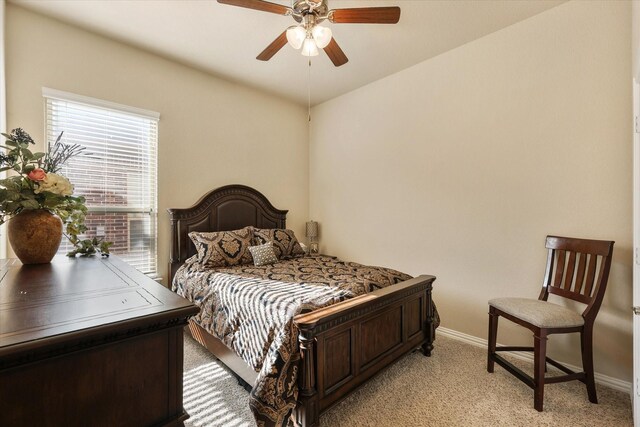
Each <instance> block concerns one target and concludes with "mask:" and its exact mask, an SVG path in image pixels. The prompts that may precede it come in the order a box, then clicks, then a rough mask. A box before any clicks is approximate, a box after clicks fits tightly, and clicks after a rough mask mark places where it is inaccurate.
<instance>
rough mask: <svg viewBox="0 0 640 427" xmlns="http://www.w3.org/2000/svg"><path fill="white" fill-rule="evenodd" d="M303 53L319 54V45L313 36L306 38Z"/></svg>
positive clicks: (308, 54)
mask: <svg viewBox="0 0 640 427" xmlns="http://www.w3.org/2000/svg"><path fill="white" fill-rule="evenodd" d="M302 55H304V56H318V46H316V42H315V41H314V40H313V39H312V38H306V39H304V43H303V44H302Z"/></svg>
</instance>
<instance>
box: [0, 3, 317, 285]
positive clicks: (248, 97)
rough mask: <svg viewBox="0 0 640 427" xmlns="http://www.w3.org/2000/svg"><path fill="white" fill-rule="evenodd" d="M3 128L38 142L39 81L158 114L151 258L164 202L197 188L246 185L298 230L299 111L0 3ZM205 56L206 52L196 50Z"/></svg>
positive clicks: (161, 234)
mask: <svg viewBox="0 0 640 427" xmlns="http://www.w3.org/2000/svg"><path fill="white" fill-rule="evenodd" d="M6 12H7V84H8V91H7V107H8V123H7V125H8V128H14V127H18V126H20V127H23V128H24V129H25V130H27V131H28V132H30V133H31V134H32V135H33V136H35V137H37V139H38V140H39V141H42V138H43V135H44V120H43V113H44V106H43V100H42V95H41V90H42V87H43V86H46V87H50V88H54V89H59V90H64V91H67V92H73V93H77V94H81V95H86V96H91V97H95V98H100V99H105V100H108V101H113V102H117V103H121V104H126V105H131V106H135V107H140V108H145V109H148V110H154V111H158V112H159V113H160V114H161V118H160V124H159V153H158V157H159V159H158V162H159V165H158V171H159V172H158V187H159V200H158V206H159V222H158V238H159V242H158V261H159V271H160V274H161V275H163V276H164V277H165V282H166V271H167V269H166V267H167V262H168V256H169V222H168V215H167V213H166V209H167V208H169V207H188V206H191V205H192V204H193V203H194V202H195V201H196V200H197V199H198V198H199V197H200V196H201V195H203V194H204V193H205V192H207V191H209V190H211V189H213V188H216V187H219V186H222V185H226V184H235V183H239V184H246V185H250V186H252V187H254V188H256V189H258V190H260V191H261V192H262V193H264V194H265V195H266V196H267V197H268V198H269V199H270V200H271V202H273V204H274V205H275V206H276V207H278V208H281V209H289V215H288V220H289V221H288V225H289V227H291V228H292V229H293V230H295V231H296V233H297V234H298V235H302V233H303V227H304V222H305V221H306V220H307V217H308V215H307V213H308V206H309V198H308V143H307V141H308V133H307V132H308V130H307V121H306V113H305V109H304V108H302V107H300V106H297V105H294V104H292V103H290V102H287V101H283V100H280V99H279V98H276V97H273V96H271V95H266V94H263V93H261V92H258V91H255V90H252V89H248V88H246V87H243V86H239V85H236V84H232V83H229V82H226V81H224V80H221V79H218V78H215V77H212V76H211V75H208V74H205V73H202V72H200V71H196V70H194V69H191V68H188V67H185V66H182V65H179V64H177V63H175V62H172V61H169V60H165V59H162V58H160V57H158V56H155V55H152V54H149V53H146V52H144V51H141V50H138V49H135V48H132V47H129V46H126V45H123V44H121V43H118V42H115V41H112V40H109V39H106V38H104V37H100V36H97V35H94V34H92V33H88V32H85V31H83V30H80V29H78V28H76V27H72V26H68V25H65V24H62V23H60V22H57V21H54V20H52V19H49V18H46V17H43V16H41V15H38V14H34V13H32V12H29V11H27V10H25V9H22V8H20V7H17V6H15V5H11V4H9V5H8V6H7V10H6ZM203 54H206V53H203Z"/></svg>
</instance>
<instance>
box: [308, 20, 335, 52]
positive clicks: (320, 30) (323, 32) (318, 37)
mask: <svg viewBox="0 0 640 427" xmlns="http://www.w3.org/2000/svg"><path fill="white" fill-rule="evenodd" d="M311 34H312V35H313V39H314V40H315V41H316V45H318V47H319V48H320V49H324V48H325V47H327V45H328V44H329V42H330V41H331V37H332V34H331V28H327V27H323V26H321V25H316V26H315V27H313V30H311Z"/></svg>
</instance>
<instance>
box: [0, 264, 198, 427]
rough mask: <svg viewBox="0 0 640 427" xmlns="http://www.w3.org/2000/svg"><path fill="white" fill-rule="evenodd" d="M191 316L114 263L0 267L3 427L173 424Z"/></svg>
mask: <svg viewBox="0 0 640 427" xmlns="http://www.w3.org/2000/svg"><path fill="white" fill-rule="evenodd" d="M197 312H198V309H197V308H196V307H195V306H194V305H193V304H191V303H190V302H189V301H187V300H185V299H183V298H181V297H179V296H177V295H176V294H174V293H173V292H171V291H170V290H168V289H166V288H165V287H163V286H161V285H160V284H158V283H156V282H155V281H154V280H152V279H150V278H148V277H146V276H145V275H143V274H141V273H139V272H138V271H137V270H135V269H134V268H132V267H130V266H129V265H127V264H126V263H124V262H123V261H121V260H119V259H118V258H116V257H113V256H112V257H110V258H105V259H101V258H99V257H97V258H75V259H73V258H66V257H56V258H55V259H54V261H53V262H52V263H51V264H40V265H30V266H22V265H21V264H20V262H19V261H18V260H0V426H39V427H40V426H65V427H68V426H92V427H93V426H109V427H112V426H135V427H141V426H170V425H171V426H172V425H182V423H183V421H184V420H185V419H186V418H187V417H188V415H187V414H186V412H185V411H184V409H183V407H182V363H183V341H182V334H183V327H184V325H186V323H187V319H188V318H189V317H190V316H192V315H193V314H195V313H197Z"/></svg>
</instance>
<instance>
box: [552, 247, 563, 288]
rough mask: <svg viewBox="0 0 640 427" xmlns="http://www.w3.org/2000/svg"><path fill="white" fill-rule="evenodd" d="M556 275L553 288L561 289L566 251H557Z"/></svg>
mask: <svg viewBox="0 0 640 427" xmlns="http://www.w3.org/2000/svg"><path fill="white" fill-rule="evenodd" d="M556 253H557V256H556V274H555V277H554V278H553V283H552V284H551V286H555V287H558V288H559V287H561V286H562V276H563V275H564V263H565V254H566V252H565V251H556Z"/></svg>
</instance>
